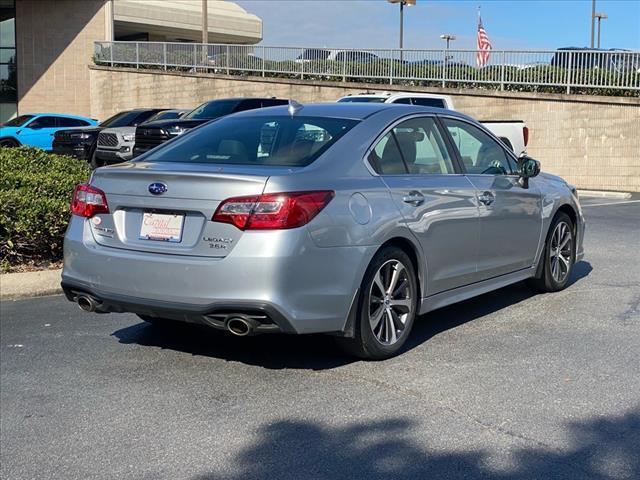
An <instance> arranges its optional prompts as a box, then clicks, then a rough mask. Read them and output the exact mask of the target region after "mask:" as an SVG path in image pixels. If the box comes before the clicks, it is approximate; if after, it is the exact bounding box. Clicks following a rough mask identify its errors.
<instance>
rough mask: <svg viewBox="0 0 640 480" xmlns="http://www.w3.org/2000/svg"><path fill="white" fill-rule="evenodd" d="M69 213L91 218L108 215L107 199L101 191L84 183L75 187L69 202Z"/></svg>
mask: <svg viewBox="0 0 640 480" xmlns="http://www.w3.org/2000/svg"><path fill="white" fill-rule="evenodd" d="M71 213H73V214H74V215H78V216H80V217H85V218H91V217H93V216H94V215H96V214H98V213H109V206H108V205H107V197H106V195H105V194H104V192H103V191H102V190H100V189H99V188H96V187H92V186H91V185H87V184H86V183H82V184H80V185H77V186H76V188H75V190H74V191H73V199H72V200H71Z"/></svg>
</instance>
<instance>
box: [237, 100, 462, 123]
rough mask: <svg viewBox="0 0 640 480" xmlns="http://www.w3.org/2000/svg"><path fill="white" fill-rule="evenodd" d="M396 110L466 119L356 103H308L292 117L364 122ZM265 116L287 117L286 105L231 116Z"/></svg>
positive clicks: (411, 107) (435, 111)
mask: <svg viewBox="0 0 640 480" xmlns="http://www.w3.org/2000/svg"><path fill="white" fill-rule="evenodd" d="M391 108H393V109H397V110H398V114H399V115H398V116H402V115H403V114H411V113H433V114H442V113H443V112H446V114H447V115H453V116H458V117H460V118H468V117H466V116H465V115H462V114H460V113H458V112H454V111H453V110H443V109H442V108H438V107H423V106H417V105H400V104H394V103H358V102H343V103H338V102H327V103H309V104H302V109H300V110H298V111H297V112H296V113H294V116H296V115H297V116H300V117H302V116H305V117H307V116H308V117H331V118H348V119H352V120H364V119H365V118H367V117H370V116H371V115H375V114H376V113H379V112H382V111H384V110H388V109H391ZM267 115H289V107H288V105H280V106H277V107H267V108H258V109H255V110H246V111H244V112H239V113H235V114H233V116H234V117H240V116H267Z"/></svg>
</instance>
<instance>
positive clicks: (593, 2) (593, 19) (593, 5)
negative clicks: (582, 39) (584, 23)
mask: <svg viewBox="0 0 640 480" xmlns="http://www.w3.org/2000/svg"><path fill="white" fill-rule="evenodd" d="M595 23H596V0H591V48H593V29H594V28H595Z"/></svg>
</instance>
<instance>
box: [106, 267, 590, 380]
mask: <svg viewBox="0 0 640 480" xmlns="http://www.w3.org/2000/svg"><path fill="white" fill-rule="evenodd" d="M591 270H592V268H591V265H590V264H589V263H588V262H579V263H577V264H576V265H575V267H574V271H573V274H572V279H571V284H573V283H575V282H577V281H578V280H580V279H581V278H584V277H586V276H587V275H589V273H590V272H591ZM534 295H536V293H535V292H534V291H532V290H531V289H529V288H528V287H527V286H526V285H525V284H524V283H522V282H520V283H517V284H514V285H510V286H508V287H505V288H501V289H500V290H496V291H493V292H489V293H486V294H484V295H481V296H479V297H476V298H473V299H470V300H466V301H464V302H460V303H457V304H455V305H451V306H449V307H445V308H441V309H439V310H436V311H434V312H430V313H429V314H427V315H423V316H421V317H419V318H418V319H417V321H416V323H415V325H414V327H413V331H412V332H411V336H410V337H409V339H408V341H407V344H406V346H405V349H404V350H405V352H406V351H408V350H411V349H413V348H415V347H417V346H419V345H421V344H423V343H424V342H426V341H427V340H429V339H430V338H431V337H434V336H435V335H437V334H439V333H442V332H444V331H446V330H449V329H452V328H455V327H457V326H459V325H462V324H464V323H466V322H470V321H472V320H475V319H477V318H480V317H483V316H485V315H489V314H491V313H493V312H496V311H498V310H501V309H503V308H505V307H508V306H510V305H515V304H516V303H519V302H521V301H523V300H526V299H528V298H530V297H533V296H534ZM112 335H114V336H115V337H116V338H118V340H119V341H120V343H123V344H138V345H144V346H150V347H159V348H163V349H170V350H175V351H180V352H185V353H189V354H191V355H201V356H206V357H212V358H220V359H223V360H228V361H237V362H242V363H246V364H249V365H257V366H261V367H264V368H271V369H282V368H291V369H309V370H326V369H331V368H336V367H340V366H343V365H347V364H349V363H352V362H354V361H357V359H354V358H352V357H349V356H347V355H345V354H343V353H342V352H341V350H340V349H339V348H338V347H337V345H336V343H335V341H334V339H333V338H332V337H331V336H328V335H276V334H273V335H260V336H256V337H242V338H238V337H234V336H232V335H231V334H229V333H227V332H221V331H218V330H213V329H211V328H208V327H204V326H200V325H190V324H182V323H177V324H175V325H168V326H164V327H156V326H152V325H150V324H148V323H146V322H141V323H138V324H135V325H132V326H130V327H126V328H122V329H120V330H117V331H115V332H113V334H112Z"/></svg>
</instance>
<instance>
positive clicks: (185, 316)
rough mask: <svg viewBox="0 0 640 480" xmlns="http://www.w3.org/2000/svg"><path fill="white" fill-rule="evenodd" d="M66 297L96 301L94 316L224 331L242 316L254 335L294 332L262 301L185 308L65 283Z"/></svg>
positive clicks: (286, 322) (216, 303)
mask: <svg viewBox="0 0 640 480" xmlns="http://www.w3.org/2000/svg"><path fill="white" fill-rule="evenodd" d="M61 286H62V290H63V291H64V294H65V296H66V297H67V299H68V300H69V301H71V302H76V301H77V299H78V297H79V296H80V295H88V296H90V297H92V298H93V299H95V300H96V303H98V307H97V308H96V313H125V312H128V313H135V314H138V315H147V316H150V317H155V318H165V319H169V320H177V321H181V322H186V323H195V324H199V325H206V326H209V327H213V328H216V329H218V330H226V329H227V320H229V319H230V318H235V317H244V318H250V319H252V320H254V322H255V323H256V324H257V325H258V326H257V327H256V328H255V329H254V330H253V332H254V333H256V334H259V333H295V329H294V328H293V327H292V326H291V324H290V323H289V321H288V320H287V319H286V318H285V317H284V316H283V315H282V314H281V313H280V312H279V311H278V310H277V309H276V308H274V307H273V306H272V305H269V304H268V303H264V302H244V303H228V302H227V303H224V302H214V303H211V304H210V305H188V304H183V303H175V302H164V301H161V300H150V299H141V298H136V297H129V296H126V295H116V294H113V293H110V294H103V293H98V292H96V291H95V290H93V289H91V288H88V287H87V286H85V285H79V284H76V283H74V282H73V281H71V282H69V281H67V280H64V281H63V282H62V284H61Z"/></svg>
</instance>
